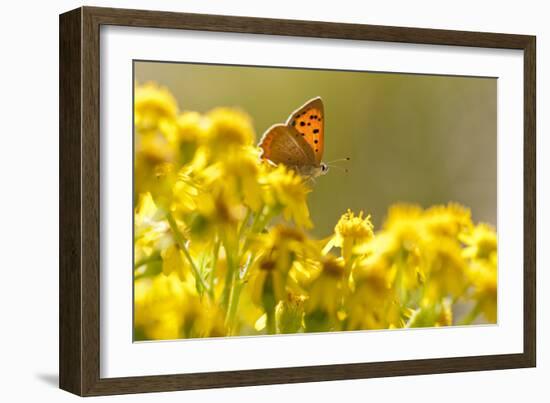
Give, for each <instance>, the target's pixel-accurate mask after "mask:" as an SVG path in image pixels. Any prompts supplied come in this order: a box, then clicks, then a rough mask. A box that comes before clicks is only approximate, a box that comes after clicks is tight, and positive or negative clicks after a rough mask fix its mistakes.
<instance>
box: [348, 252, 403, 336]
mask: <svg viewBox="0 0 550 403" xmlns="http://www.w3.org/2000/svg"><path fill="white" fill-rule="evenodd" d="M396 272H397V271H396V267H395V266H394V265H392V262H391V261H390V260H389V259H388V257H387V256H385V255H384V254H371V255H369V256H368V257H364V258H362V259H360V260H357V261H356V263H355V264H354V267H353V293H352V295H350V297H349V298H348V300H347V302H346V307H347V309H348V316H349V318H348V321H347V326H346V328H347V329H348V330H357V329H386V328H388V327H390V326H391V327H400V326H401V321H400V316H399V314H400V311H399V305H398V303H399V301H398V297H397V295H396V291H395V288H394V281H395V276H396Z"/></svg>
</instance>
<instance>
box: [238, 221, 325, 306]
mask: <svg viewBox="0 0 550 403" xmlns="http://www.w3.org/2000/svg"><path fill="white" fill-rule="evenodd" d="M251 249H252V250H253V251H255V253H257V254H258V258H257V259H256V263H255V264H254V265H253V267H252V269H251V273H250V280H249V281H248V287H249V289H250V293H251V296H252V300H253V301H254V302H255V303H257V304H259V305H261V304H265V302H266V301H264V300H263V299H262V298H263V297H265V294H266V293H267V294H269V295H270V298H273V301H274V302H275V304H277V303H278V302H279V301H281V300H284V299H285V297H286V295H287V292H286V285H287V279H288V273H289V271H290V269H291V267H292V266H293V264H294V263H295V261H304V260H306V259H308V258H309V257H310V256H313V255H314V254H315V253H316V251H315V248H314V246H312V244H310V243H309V242H308V240H307V239H306V236H305V234H304V233H303V232H301V231H300V230H297V229H294V228H291V227H286V226H281V225H280V226H277V227H275V228H273V229H271V230H270V231H269V232H268V233H267V234H261V235H258V236H257V237H256V239H255V241H254V242H253V243H252V245H251ZM273 307H274V306H273Z"/></svg>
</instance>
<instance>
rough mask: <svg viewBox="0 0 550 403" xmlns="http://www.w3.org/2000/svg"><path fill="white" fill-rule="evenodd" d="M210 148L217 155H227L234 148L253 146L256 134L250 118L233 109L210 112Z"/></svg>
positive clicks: (208, 117) (219, 109)
mask: <svg viewBox="0 0 550 403" xmlns="http://www.w3.org/2000/svg"><path fill="white" fill-rule="evenodd" d="M206 117H207V119H208V122H209V125H208V139H209V143H208V145H209V147H210V148H211V149H212V151H214V152H215V153H222V154H223V153H225V152H226V151H227V150H228V149H230V148H234V147H243V146H251V145H252V144H253V143H254V139H255V134H254V128H253V127H252V121H251V119H250V117H249V116H248V115H247V114H246V113H244V112H242V111H240V110H238V109H231V108H216V109H213V110H212V111H210V112H208V114H207V116H206Z"/></svg>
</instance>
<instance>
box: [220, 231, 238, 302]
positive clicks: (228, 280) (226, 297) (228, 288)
mask: <svg viewBox="0 0 550 403" xmlns="http://www.w3.org/2000/svg"><path fill="white" fill-rule="evenodd" d="M222 243H223V248H224V249H225V258H226V260H227V273H226V274H225V284H224V287H223V293H222V305H223V306H224V307H228V306H229V301H230V297H231V293H232V288H233V275H234V273H235V261H234V259H233V257H234V256H233V250H232V248H231V247H230V245H229V242H228V241H227V238H226V237H223V240H222Z"/></svg>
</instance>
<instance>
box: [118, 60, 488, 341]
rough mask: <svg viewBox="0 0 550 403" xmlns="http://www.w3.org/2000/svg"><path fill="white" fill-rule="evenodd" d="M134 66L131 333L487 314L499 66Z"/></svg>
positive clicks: (440, 321) (149, 336) (230, 333)
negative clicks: (493, 71)
mask: <svg viewBox="0 0 550 403" xmlns="http://www.w3.org/2000/svg"><path fill="white" fill-rule="evenodd" d="M132 68H133V122H128V125H129V126H130V125H133V136H134V137H133V147H134V149H133V150H132V151H131V152H133V158H132V163H133V166H132V169H133V194H132V198H133V200H132V201H130V200H128V207H129V206H130V203H132V206H133V211H132V212H130V210H128V214H132V215H133V228H132V230H133V239H134V241H133V242H134V243H133V268H132V272H133V276H132V279H133V299H134V300H133V341H134V342H143V341H160V340H177V339H196V338H209V337H235V336H236V337H245V336H246V337H250V336H264V337H265V336H272V335H289V334H304V333H319V332H348V331H375V330H376V331H388V332H392V331H397V330H400V329H401V330H406V331H410V330H407V329H413V328H438V327H441V328H443V327H449V326H490V325H496V324H497V319H498V317H497V310H498V309H497V307H498V304H497V277H498V276H497V274H498V270H497V261H498V254H497V227H496V224H497V81H498V79H497V77H481V76H454V75H435V74H417V73H415V74H412V73H407V72H406V71H405V72H402V73H396V72H384V71H354V70H328V69H311V68H298V67H271V66H249V65H229V64H205V63H202V64H201V63H193V62H174V61H169V60H168V61H158V60H134V61H133V66H132ZM121 269H122V270H125V268H121ZM128 269H130V268H128ZM129 281H130V279H129ZM438 331H439V330H438ZM441 331H443V330H441Z"/></svg>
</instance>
